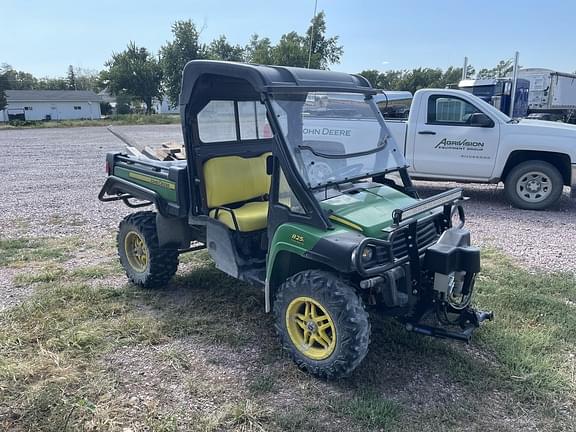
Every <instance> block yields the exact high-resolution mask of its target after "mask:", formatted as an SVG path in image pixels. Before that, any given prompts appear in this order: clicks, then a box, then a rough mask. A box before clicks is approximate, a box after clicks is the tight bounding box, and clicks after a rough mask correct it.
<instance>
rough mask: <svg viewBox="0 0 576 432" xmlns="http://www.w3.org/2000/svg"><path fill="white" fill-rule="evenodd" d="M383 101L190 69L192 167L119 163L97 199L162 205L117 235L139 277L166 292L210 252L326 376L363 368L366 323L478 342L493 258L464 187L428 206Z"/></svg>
mask: <svg viewBox="0 0 576 432" xmlns="http://www.w3.org/2000/svg"><path fill="white" fill-rule="evenodd" d="M376 92H377V91H376V90H374V89H373V88H372V87H371V86H370V84H369V82H368V81H367V80H366V79H364V78H362V77H360V76H354V75H348V74H344V73H338V72H328V71H318V70H308V69H299V68H290V67H279V66H255V65H246V64H238V63H226V62H215V61H203V60H202V61H198V60H195V61H191V62H189V63H188V64H187V65H186V67H185V69H184V71H183V78H182V92H181V94H180V108H181V119H182V131H183V134H184V143H185V149H186V155H187V156H186V157H187V160H186V161H179V162H158V161H152V160H150V159H145V158H138V157H134V156H128V155H126V154H122V153H109V154H108V155H107V166H108V174H109V176H108V178H107V180H106V182H105V184H104V186H103V188H102V191H101V192H100V195H99V198H100V199H101V200H102V201H113V200H122V201H123V202H124V203H125V204H126V205H128V206H129V207H133V208H134V207H144V206H150V205H153V206H154V207H155V208H156V212H151V211H145V212H136V213H133V214H130V215H129V216H127V217H126V218H125V219H124V220H123V221H122V222H121V224H120V228H119V231H118V250H119V255H120V260H121V262H122V264H123V266H124V268H125V270H126V273H127V275H128V277H129V279H130V280H131V281H132V282H133V283H135V284H137V285H139V286H142V287H146V288H148V287H162V286H164V285H166V284H167V283H168V282H169V280H170V278H171V277H172V276H173V275H174V273H175V272H176V269H177V266H178V255H179V253H182V252H187V251H191V250H197V249H202V248H206V249H208V252H209V253H210V255H211V257H212V258H213V260H214V262H215V265H216V267H217V268H219V269H220V270H222V271H224V272H226V273H227V274H229V275H231V276H232V277H235V278H238V279H240V280H243V281H247V282H249V283H251V284H255V285H259V286H262V287H263V289H264V292H265V304H266V311H267V312H270V311H273V313H274V316H275V320H276V329H277V331H278V335H279V337H280V341H281V343H282V345H283V346H284V348H285V349H286V350H287V351H288V353H289V354H290V356H291V357H292V358H293V359H294V361H295V362H296V363H297V364H298V365H299V366H300V367H302V368H303V369H305V370H307V371H309V372H310V373H312V374H315V375H317V376H320V377H326V378H335V377H340V376H344V375H347V374H349V373H350V372H351V371H352V370H354V369H355V368H356V367H357V366H358V364H359V363H360V362H361V361H362V359H363V358H364V357H365V355H366V353H367V350H368V343H369V338H370V322H369V315H368V314H369V313H370V314H386V315H390V316H393V317H395V318H396V319H398V320H399V321H400V322H402V323H403V324H404V325H405V327H406V329H407V330H408V331H414V332H418V333H421V334H424V335H429V336H436V337H443V338H452V339H458V340H463V341H469V340H470V338H471V335H472V332H473V331H474V329H475V328H477V327H478V326H479V325H480V323H481V322H482V321H484V320H485V319H491V318H492V314H491V313H489V312H481V311H477V310H474V309H473V308H472V307H471V305H470V304H471V299H472V294H473V289H474V281H475V277H476V274H477V273H478V272H479V271H480V253H479V250H478V249H477V248H475V247H473V246H471V245H470V234H469V232H468V231H467V230H465V229H464V228H463V224H464V212H463V210H462V207H461V205H460V203H461V201H462V200H463V196H462V190H460V189H453V190H450V191H447V192H444V193H441V194H439V195H436V196H433V197H431V198H427V199H423V200H421V199H419V197H418V195H417V193H416V191H415V190H414V188H413V187H412V184H411V180H410V178H409V176H408V174H407V171H406V168H407V167H406V162H405V160H404V156H403V154H402V151H401V149H399V148H398V147H397V146H396V143H395V142H394V140H393V138H392V137H391V135H390V133H389V131H388V128H387V127H386V124H385V122H384V119H383V118H382V116H381V114H380V112H379V111H378V109H377V107H376V105H375V104H374V102H373V101H372V96H373V95H374V94H375V93H376ZM453 220H458V221H459V222H458V226H457V227H453V226H452V221H453Z"/></svg>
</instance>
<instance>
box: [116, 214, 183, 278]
mask: <svg viewBox="0 0 576 432" xmlns="http://www.w3.org/2000/svg"><path fill="white" fill-rule="evenodd" d="M117 243H118V255H119V257H120V263H121V264H122V267H124V270H125V271H126V276H128V279H130V281H131V282H132V283H134V284H135V285H138V286H140V287H142V288H157V287H161V286H164V285H166V284H167V283H168V281H169V280H170V279H171V278H172V276H174V274H175V273H176V270H177V269H178V249H175V248H172V249H164V248H162V249H161V248H160V246H159V244H158V234H157V232H156V214H155V213H153V212H149V211H146V212H137V213H132V214H131V215H128V216H126V217H125V218H124V220H123V221H122V222H120V226H119V228H118V236H117Z"/></svg>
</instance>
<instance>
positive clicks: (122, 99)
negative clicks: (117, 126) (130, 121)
mask: <svg viewBox="0 0 576 432" xmlns="http://www.w3.org/2000/svg"><path fill="white" fill-rule="evenodd" d="M131 99H132V98H131V97H130V96H128V95H127V94H124V93H120V94H119V95H117V96H116V114H130V113H131V112H132V107H131V106H130V102H131Z"/></svg>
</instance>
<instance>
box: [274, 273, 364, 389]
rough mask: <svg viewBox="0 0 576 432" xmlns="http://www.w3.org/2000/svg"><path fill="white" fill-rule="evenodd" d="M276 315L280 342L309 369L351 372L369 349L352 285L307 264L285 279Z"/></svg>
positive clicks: (329, 374) (325, 373)
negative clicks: (301, 269) (306, 266)
mask: <svg viewBox="0 0 576 432" xmlns="http://www.w3.org/2000/svg"><path fill="white" fill-rule="evenodd" d="M314 311H315V313H314ZM274 316H275V321H276V323H275V326H276V331H277V333H278V336H279V338H280V342H281V343H282V346H283V348H284V349H285V350H286V351H287V352H288V354H289V355H290V357H291V358H292V360H294V362H295V363H296V364H297V365H298V366H299V367H300V368H302V369H304V370H306V371H308V372H309V373H311V374H312V375H315V376H318V377H321V378H327V379H334V378H340V377H344V376H346V375H349V374H350V373H351V372H352V371H353V370H354V369H355V368H356V367H357V366H358V365H359V364H360V362H361V361H362V360H363V359H364V357H365V356H366V353H367V352H368V344H369V342H370V322H369V320H368V313H367V312H366V311H365V310H364V306H363V304H362V301H361V299H360V298H359V297H358V295H357V294H356V292H355V291H354V289H353V288H352V287H350V286H349V285H347V284H346V283H345V282H344V281H342V280H341V279H339V278H338V277H337V276H336V275H334V274H331V273H329V272H326V271H320V270H307V271H303V272H300V273H297V274H296V275H294V276H292V277H290V278H289V279H288V280H286V282H284V283H283V284H282V285H281V286H280V287H279V288H278V291H277V295H276V299H275V302H274ZM306 331H308V333H307V335H308V339H306V334H305V332H306ZM314 332H316V334H315V335H314Z"/></svg>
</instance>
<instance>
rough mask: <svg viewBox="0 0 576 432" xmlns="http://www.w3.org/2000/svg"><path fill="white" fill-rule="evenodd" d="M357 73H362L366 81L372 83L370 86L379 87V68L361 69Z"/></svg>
mask: <svg viewBox="0 0 576 432" xmlns="http://www.w3.org/2000/svg"><path fill="white" fill-rule="evenodd" d="M358 75H362V76H363V77H364V78H366V79H367V80H368V81H370V84H372V87H375V88H381V87H380V86H379V82H380V75H381V73H380V71H379V70H376V69H367V70H363V71H362V72H360V73H359V74H358Z"/></svg>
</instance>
